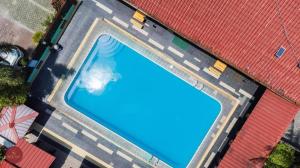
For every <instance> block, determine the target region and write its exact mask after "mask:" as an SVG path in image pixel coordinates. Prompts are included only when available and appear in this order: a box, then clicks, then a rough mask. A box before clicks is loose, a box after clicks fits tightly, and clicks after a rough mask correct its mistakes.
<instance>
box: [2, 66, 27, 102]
mask: <svg viewBox="0 0 300 168" xmlns="http://www.w3.org/2000/svg"><path fill="white" fill-rule="evenodd" d="M27 92H28V87H27V85H26V82H25V76H24V75H23V73H22V72H21V71H20V70H16V69H13V68H12V67H8V66H0V108H3V107H5V106H13V105H20V104H23V103H24V102H25V101H26V98H27Z"/></svg>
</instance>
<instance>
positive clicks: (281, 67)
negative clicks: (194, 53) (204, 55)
mask: <svg viewBox="0 0 300 168" xmlns="http://www.w3.org/2000/svg"><path fill="white" fill-rule="evenodd" d="M129 1H130V3H132V4H133V5H135V6H137V7H138V8H140V9H142V10H143V11H145V12H146V13H148V14H149V15H150V16H152V17H153V18H155V19H157V20H158V21H160V22H161V23H163V24H164V25H166V26H167V27H169V28H171V29H173V30H174V31H175V32H177V33H179V34H181V35H182V36H184V37H186V38H188V39H190V40H192V41H193V42H195V43H197V44H198V45H199V46H201V47H202V48H204V49H206V50H208V51H210V52H211V53H212V54H215V55H216V56H217V57H219V58H220V59H222V60H224V61H225V62H227V63H229V64H231V65H232V66H234V67H236V68H238V69H240V70H241V71H243V72H244V73H246V74H248V75H249V76H251V77H253V78H254V79H256V80H257V81H259V82H261V83H262V84H264V85H265V86H267V87H269V88H270V89H271V90H273V91H275V92H277V93H278V94H280V95H284V96H285V97H287V98H288V99H290V100H292V101H294V102H297V103H298V104H300V69H299V68H297V61H300V33H299V30H300V19H299V18H300V3H299V1H294V0H286V1H278V3H277V1H276V0H275V1H274V0H251V1H248V0H217V1H211V0H172V1H170V0H129ZM280 46H283V47H285V48H286V52H285V54H284V55H283V56H282V58H280V59H276V58H275V56H274V55H275V53H276V51H277V50H278V49H279V47H280Z"/></svg>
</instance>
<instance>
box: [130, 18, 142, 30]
mask: <svg viewBox="0 0 300 168" xmlns="http://www.w3.org/2000/svg"><path fill="white" fill-rule="evenodd" d="M130 22H131V23H132V24H133V26H135V27H137V28H139V29H142V28H143V27H144V25H142V24H141V23H139V22H138V21H136V20H134V19H130Z"/></svg>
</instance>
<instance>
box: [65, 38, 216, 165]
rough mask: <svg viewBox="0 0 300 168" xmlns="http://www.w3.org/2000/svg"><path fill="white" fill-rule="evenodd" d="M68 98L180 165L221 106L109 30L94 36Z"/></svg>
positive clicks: (198, 141) (151, 151)
mask: <svg viewBox="0 0 300 168" xmlns="http://www.w3.org/2000/svg"><path fill="white" fill-rule="evenodd" d="M65 101H66V102H67V104H68V105H70V106H71V107H73V108H74V109H76V110H77V111H79V112H81V113H82V114H84V115H86V116H88V117H90V118H91V119H93V120H95V121H96V122H98V123H100V124H102V125H104V126H105V127H107V128H108V129H110V130H112V131H113V132H115V133H117V134H119V135H120V136H122V137H123V138H125V139H127V140H128V141H130V142H132V143H134V144H135V145H137V146H139V147H140V148H142V149H144V150H145V151H147V152H149V153H151V154H153V155H155V156H156V157H158V158H159V159H161V160H163V161H165V162H166V163H168V164H169V165H171V166H173V167H176V168H182V167H186V166H187V165H188V163H189V161H190V160H191V159H192V157H193V155H194V153H195V152H196V150H197V148H198V146H199V145H200V143H201V142H202V140H203V138H204V137H205V135H206V133H207V132H208V130H209V129H210V127H211V125H212V124H213V122H214V120H215V119H216V117H217V116H218V114H219V112H220V108H221V106H220V104H219V103H218V102H217V101H216V100H215V99H213V98H211V97H209V96H207V95H206V94H204V93H202V92H201V91H198V90H196V89H195V88H194V87H192V86H190V85H189V84H187V83H185V82H184V81H182V80H181V79H179V78H178V77H176V76H174V75H173V74H171V73H170V72H168V71H166V70H165V69H163V68H161V67H160V66H158V65H156V64H155V63H153V62H151V61H150V60H148V59H147V58H145V57H143V56H142V55H140V54H138V53H137V52H135V51H134V50H132V49H131V48H129V47H127V46H125V45H123V44H122V43H120V42H119V41H117V40H116V39H114V38H112V37H111V36H109V35H101V36H100V37H99V39H98V40H97V41H96V43H95V44H94V46H93V48H92V50H91V51H90V53H89V55H88V56H87V58H86V59H85V61H84V63H83V64H82V66H81V68H80V70H79V72H78V73H77V74H76V76H75V78H74V80H73V81H72V83H71V85H70V87H69V88H68V90H67V92H66V94H65Z"/></svg>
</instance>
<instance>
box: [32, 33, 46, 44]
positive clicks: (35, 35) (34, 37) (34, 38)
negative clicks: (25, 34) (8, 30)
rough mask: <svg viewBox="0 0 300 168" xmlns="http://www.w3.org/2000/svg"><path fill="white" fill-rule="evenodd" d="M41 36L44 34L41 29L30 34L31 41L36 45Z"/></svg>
mask: <svg viewBox="0 0 300 168" xmlns="http://www.w3.org/2000/svg"><path fill="white" fill-rule="evenodd" d="M43 36H44V32H42V31H37V32H35V33H34V34H33V36H32V42H33V43H34V44H35V45H37V44H38V43H39V42H40V40H41V39H42V38H43Z"/></svg>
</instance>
